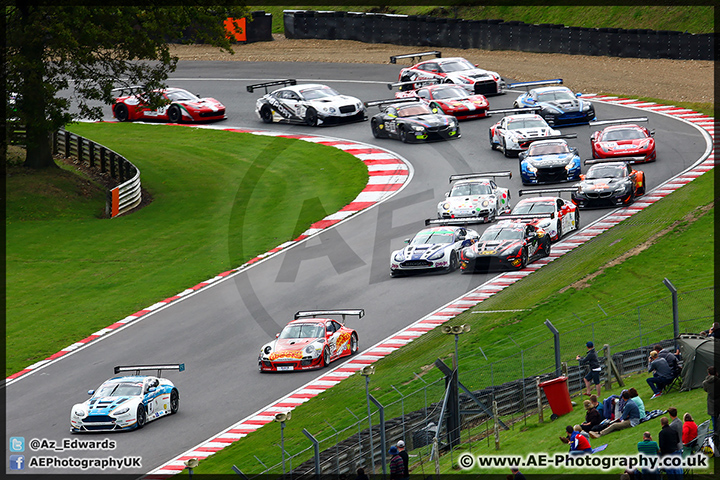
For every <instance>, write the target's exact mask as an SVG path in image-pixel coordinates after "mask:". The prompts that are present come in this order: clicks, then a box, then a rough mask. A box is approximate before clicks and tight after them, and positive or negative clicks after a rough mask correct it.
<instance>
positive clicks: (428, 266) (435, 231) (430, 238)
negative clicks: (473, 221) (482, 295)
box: [390, 220, 480, 277]
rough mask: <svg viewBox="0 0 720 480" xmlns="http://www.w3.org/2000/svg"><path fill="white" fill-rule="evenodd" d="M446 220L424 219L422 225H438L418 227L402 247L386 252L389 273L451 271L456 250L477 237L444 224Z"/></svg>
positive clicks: (457, 255) (455, 262)
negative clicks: (388, 253)
mask: <svg viewBox="0 0 720 480" xmlns="http://www.w3.org/2000/svg"><path fill="white" fill-rule="evenodd" d="M447 223H449V222H448V221H446V220H425V225H431V224H441V225H440V226H437V227H429V228H425V229H423V230H420V231H419V232H418V233H417V234H416V235H415V236H414V237H413V239H412V240H410V239H406V240H405V243H407V244H408V246H406V247H405V248H403V249H402V250H396V251H394V252H393V253H392V255H390V275H392V276H393V277H395V276H398V275H402V274H405V273H415V272H428V271H441V272H448V273H449V272H452V271H453V270H456V269H457V268H458V266H459V265H460V251H461V250H462V249H463V248H465V247H469V246H470V245H472V244H473V243H475V242H476V241H477V239H478V238H480V235H479V234H478V232H476V231H475V230H471V229H468V228H466V227H464V226H452V225H446V224H447Z"/></svg>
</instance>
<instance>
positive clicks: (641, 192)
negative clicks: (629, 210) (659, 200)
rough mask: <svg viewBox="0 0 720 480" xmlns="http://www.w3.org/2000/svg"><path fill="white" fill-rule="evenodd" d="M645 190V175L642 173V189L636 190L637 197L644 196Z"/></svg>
mask: <svg viewBox="0 0 720 480" xmlns="http://www.w3.org/2000/svg"><path fill="white" fill-rule="evenodd" d="M645 188H647V177H646V176H645V173H643V184H642V187H640V188H638V192H637V194H638V195H645Z"/></svg>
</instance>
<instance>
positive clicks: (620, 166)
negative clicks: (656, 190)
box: [571, 158, 647, 208]
mask: <svg viewBox="0 0 720 480" xmlns="http://www.w3.org/2000/svg"><path fill="white" fill-rule="evenodd" d="M618 160H620V161H618ZM622 160H623V159H622V158H615V159H597V160H585V165H592V166H591V167H590V168H589V169H588V171H587V173H585V175H581V176H580V178H581V179H582V181H581V182H580V184H579V185H578V188H577V190H576V191H573V192H572V197H571V198H572V201H573V203H574V204H575V205H577V206H578V207H580V208H602V207H616V206H622V205H630V204H631V203H633V201H635V197H638V196H640V195H644V194H645V190H646V188H647V185H646V180H645V173H643V172H642V171H641V170H635V169H633V167H632V166H631V165H630V164H629V163H628V162H626V161H622Z"/></svg>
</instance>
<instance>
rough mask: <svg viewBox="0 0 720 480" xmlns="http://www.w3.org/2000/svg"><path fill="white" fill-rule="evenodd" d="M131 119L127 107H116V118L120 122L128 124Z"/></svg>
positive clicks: (120, 105)
mask: <svg viewBox="0 0 720 480" xmlns="http://www.w3.org/2000/svg"><path fill="white" fill-rule="evenodd" d="M129 117H130V115H129V113H128V108H127V107H126V106H125V105H123V104H122V103H118V104H117V105H115V118H117V121H118V122H127V121H128V118H129Z"/></svg>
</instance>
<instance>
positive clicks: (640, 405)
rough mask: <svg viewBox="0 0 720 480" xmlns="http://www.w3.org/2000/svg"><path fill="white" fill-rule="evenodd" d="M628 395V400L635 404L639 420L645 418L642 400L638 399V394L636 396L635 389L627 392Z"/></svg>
mask: <svg viewBox="0 0 720 480" xmlns="http://www.w3.org/2000/svg"><path fill="white" fill-rule="evenodd" d="M628 393H629V394H630V400H632V401H633V402H635V404H636V405H637V407H638V410H640V418H643V417H644V416H645V404H644V403H643V401H642V398H640V394H638V391H637V390H635V388H631V389H630V390H628Z"/></svg>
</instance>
